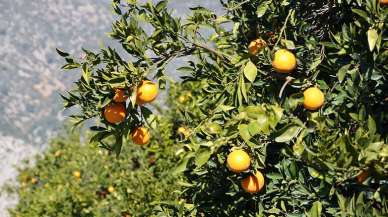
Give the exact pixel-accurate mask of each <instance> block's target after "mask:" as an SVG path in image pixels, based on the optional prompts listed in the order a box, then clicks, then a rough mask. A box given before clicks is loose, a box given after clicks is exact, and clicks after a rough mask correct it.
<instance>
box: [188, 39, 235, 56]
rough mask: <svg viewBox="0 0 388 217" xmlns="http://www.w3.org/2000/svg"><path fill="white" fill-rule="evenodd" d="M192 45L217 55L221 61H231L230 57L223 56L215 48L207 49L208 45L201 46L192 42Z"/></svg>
mask: <svg viewBox="0 0 388 217" xmlns="http://www.w3.org/2000/svg"><path fill="white" fill-rule="evenodd" d="M191 43H192V44H193V45H194V46H196V47H199V48H202V49H205V50H207V51H210V52H211V53H214V54H215V55H217V56H218V57H220V58H221V59H226V60H228V61H230V57H229V56H228V55H226V54H223V53H221V52H219V51H217V50H215V49H213V48H210V47H207V46H206V45H202V44H199V43H197V42H191Z"/></svg>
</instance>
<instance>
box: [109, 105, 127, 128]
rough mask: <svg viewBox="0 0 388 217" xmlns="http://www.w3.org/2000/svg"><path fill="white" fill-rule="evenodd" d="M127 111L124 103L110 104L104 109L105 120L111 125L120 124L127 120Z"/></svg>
mask: <svg viewBox="0 0 388 217" xmlns="http://www.w3.org/2000/svg"><path fill="white" fill-rule="evenodd" d="M125 116H126V110H125V106H124V104H123V103H110V104H109V105H107V106H106V107H105V108H104V117H105V120H106V121H108V122H109V123H111V124H118V123H121V122H123V121H124V120H125Z"/></svg>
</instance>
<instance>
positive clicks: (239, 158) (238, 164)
mask: <svg viewBox="0 0 388 217" xmlns="http://www.w3.org/2000/svg"><path fill="white" fill-rule="evenodd" d="M227 164H228V168H229V170H231V171H232V172H235V173H240V172H243V171H245V170H247V169H248V168H249V166H250V165H251V159H250V157H249V155H248V154H247V153H246V152H245V151H243V150H235V151H232V152H231V153H230V154H229V155H228V158H227Z"/></svg>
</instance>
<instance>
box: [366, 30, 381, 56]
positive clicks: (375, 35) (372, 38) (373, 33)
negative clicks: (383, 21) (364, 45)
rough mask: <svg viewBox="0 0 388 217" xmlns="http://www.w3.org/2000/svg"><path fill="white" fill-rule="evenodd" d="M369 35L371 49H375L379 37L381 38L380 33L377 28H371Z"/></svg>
mask: <svg viewBox="0 0 388 217" xmlns="http://www.w3.org/2000/svg"><path fill="white" fill-rule="evenodd" d="M367 35H368V44H369V50H370V51H373V50H374V49H375V46H376V42H377V39H378V38H379V33H378V32H377V31H376V30H375V29H369V30H368V32H367Z"/></svg>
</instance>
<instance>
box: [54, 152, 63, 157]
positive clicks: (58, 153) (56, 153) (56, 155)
mask: <svg viewBox="0 0 388 217" xmlns="http://www.w3.org/2000/svg"><path fill="white" fill-rule="evenodd" d="M61 154H62V152H61V151H60V150H58V151H56V152H55V153H54V156H55V157H59V156H61Z"/></svg>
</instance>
